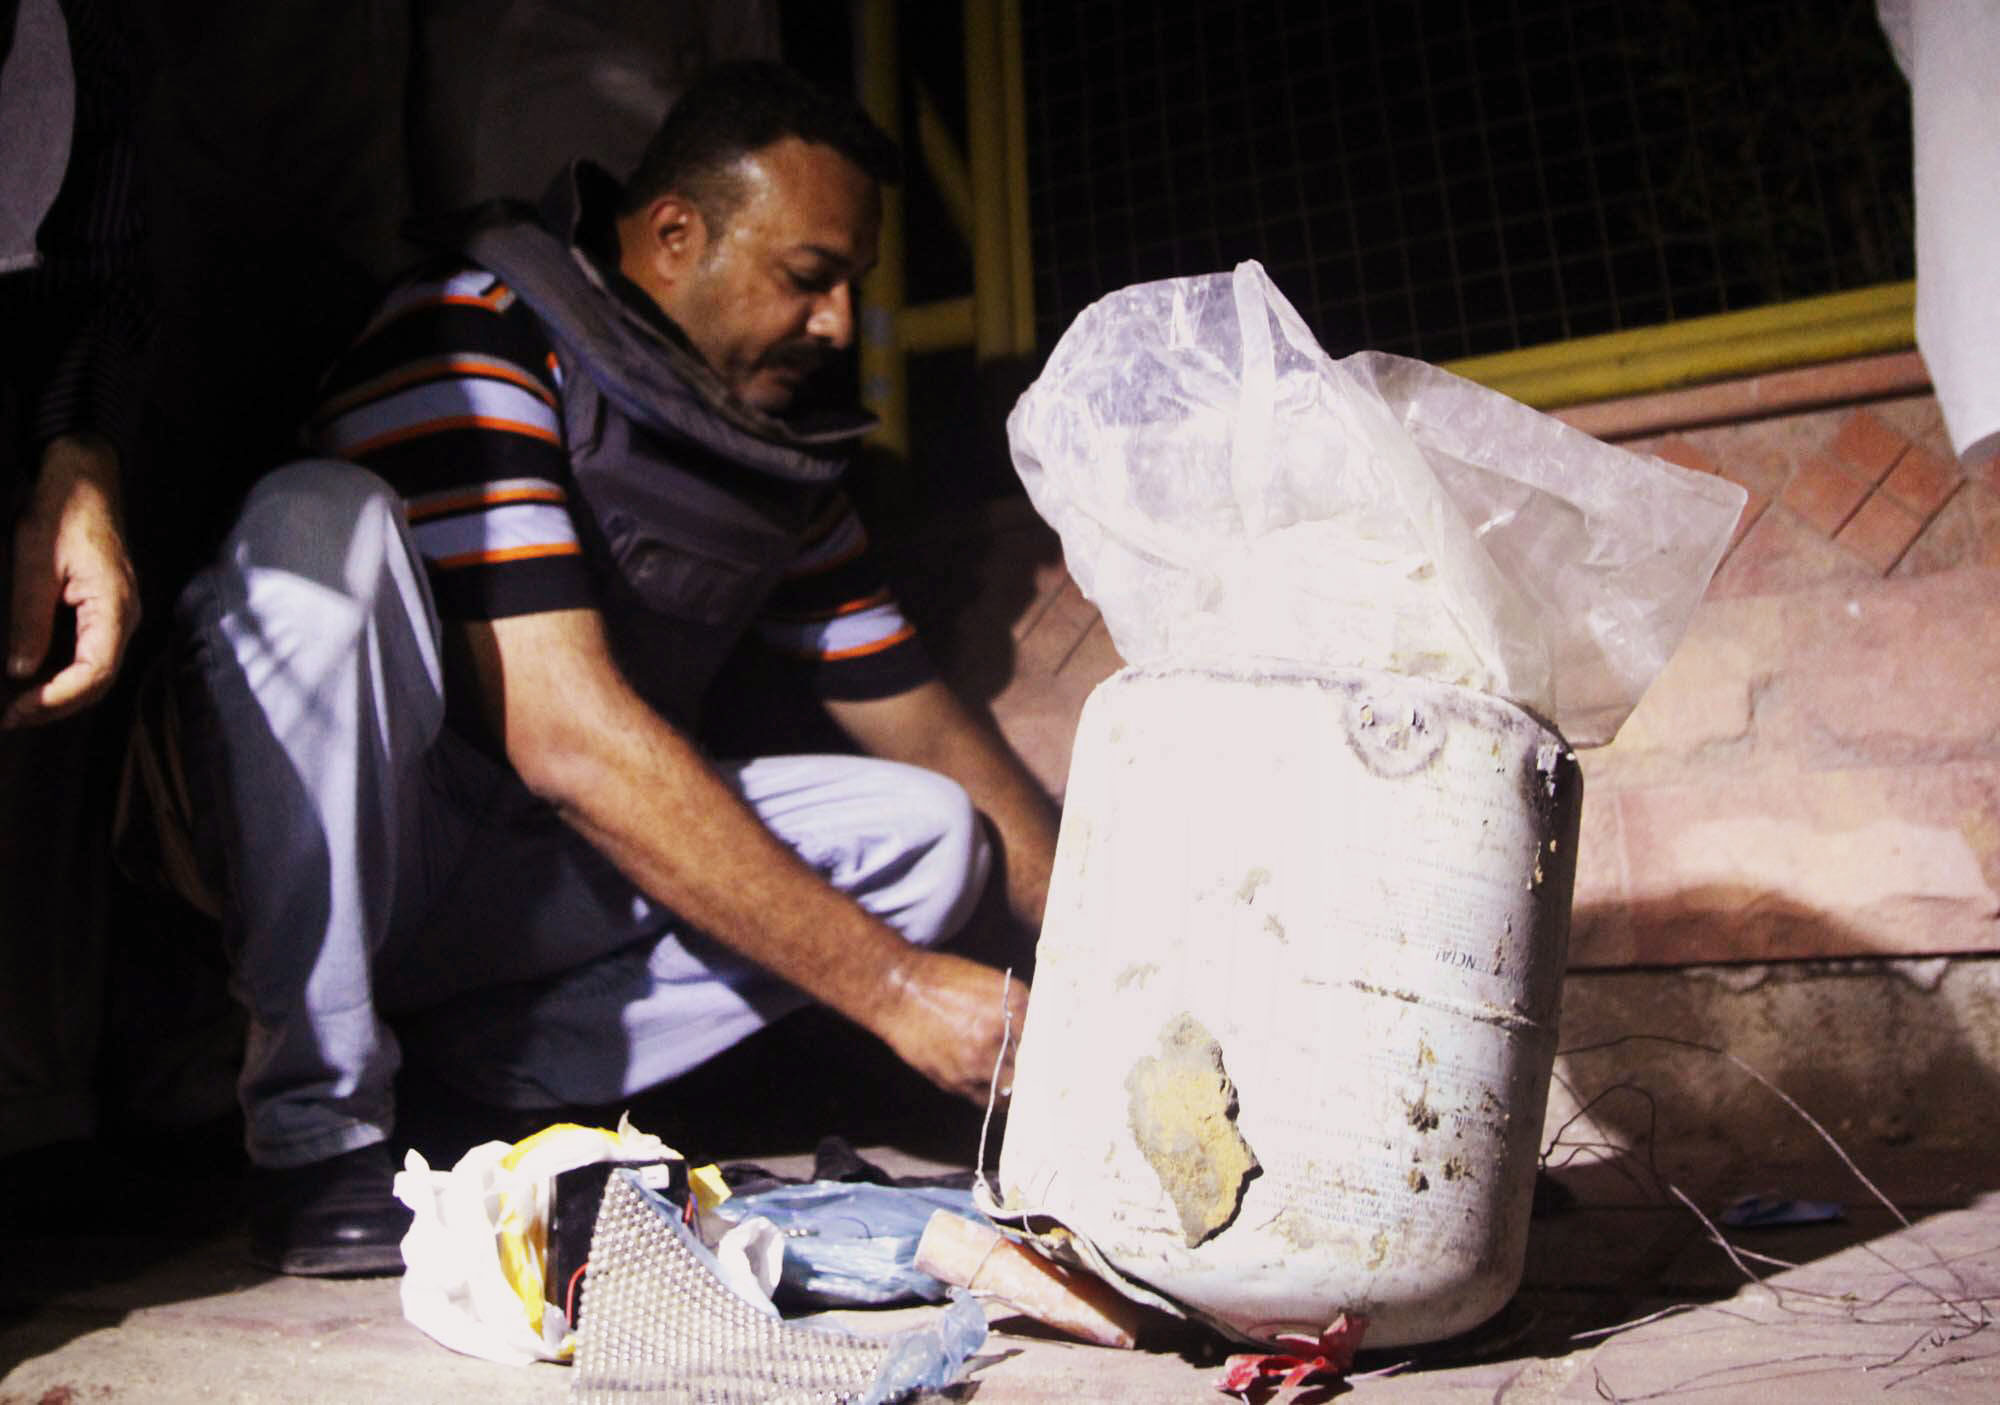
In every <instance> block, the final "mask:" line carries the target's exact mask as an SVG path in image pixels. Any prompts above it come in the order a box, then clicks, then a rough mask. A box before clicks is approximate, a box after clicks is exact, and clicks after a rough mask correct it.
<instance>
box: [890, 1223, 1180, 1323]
mask: <svg viewBox="0 0 2000 1405" xmlns="http://www.w3.org/2000/svg"><path fill="white" fill-rule="evenodd" d="M916 1264H917V1267H918V1268H920V1269H922V1270H923V1271H924V1272H925V1273H928V1274H930V1275H931V1276H932V1277H933V1278H938V1279H942V1280H943V1281H944V1282H946V1283H951V1284H955V1285H956V1286H958V1287H960V1288H964V1289H966V1290H967V1291H968V1292H970V1293H972V1294H973V1295H974V1296H975V1297H980V1298H993V1299H997V1300H998V1301H1000V1302H1003V1303H1006V1304H1007V1305H1008V1306H1009V1307H1012V1308H1014V1309H1015V1310H1017V1311H1018V1312H1020V1313H1021V1314H1022V1315H1023V1316H1025V1317H1032V1318H1034V1319H1035V1320H1036V1321H1037V1322H1041V1323H1044V1324H1046V1325H1048V1326H1050V1327H1053V1328H1055V1329H1056V1330H1057V1331H1059V1332H1067V1333H1069V1334H1070V1335H1071V1336H1073V1337H1078V1338H1081V1339H1082V1340H1084V1341H1087V1342H1094V1343H1096V1344H1097V1345H1098V1346H1115V1347H1126V1348H1130V1347H1133V1346H1136V1345H1138V1340H1139V1323H1140V1321H1141V1309H1140V1308H1139V1306H1138V1304H1136V1303H1133V1302H1131V1301H1129V1300H1128V1299H1126V1298H1124V1297H1122V1296H1121V1295H1120V1294H1119V1293H1118V1292H1117V1291H1116V1290H1114V1289H1113V1288H1111V1287H1109V1286H1108V1285H1107V1284H1105V1283H1104V1282H1103V1281H1102V1280H1101V1279H1098V1278H1095V1277H1092V1276H1091V1275H1089V1274H1087V1273H1084V1272H1082V1271H1080V1270H1076V1269H1069V1268H1064V1267H1063V1266H1062V1265H1061V1264H1056V1263H1051V1262H1049V1260H1047V1259H1045V1258H1043V1257H1042V1256H1041V1255H1040V1254H1037V1253H1035V1252H1034V1251H1033V1250H1031V1249H1024V1248H1022V1247H1021V1246H1020V1245H1019V1244H1016V1243H1015V1242H1014V1241H1013V1240H1011V1239H1009V1238H1007V1237H1006V1236H1005V1235H1004V1234H1002V1233H1000V1231H999V1230H997V1229H994V1228H993V1227H992V1226H990V1225H983V1224H976V1223H974V1222H973V1221H971V1220H968V1219H966V1218H965V1217H964V1216H963V1215H958V1214H954V1213H953V1212H952V1211H950V1210H939V1211H937V1212H936V1213H935V1214H933V1215H932V1216H931V1218H930V1223H928V1224H927V1225H925V1226H924V1235H923V1238H922V1239H920V1240H919V1241H918V1242H917V1259H916Z"/></svg>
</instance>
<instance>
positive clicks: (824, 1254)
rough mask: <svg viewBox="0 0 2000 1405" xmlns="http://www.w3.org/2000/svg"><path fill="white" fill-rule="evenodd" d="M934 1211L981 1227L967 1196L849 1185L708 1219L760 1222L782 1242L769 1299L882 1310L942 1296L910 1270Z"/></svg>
mask: <svg viewBox="0 0 2000 1405" xmlns="http://www.w3.org/2000/svg"><path fill="white" fill-rule="evenodd" d="M938 1210H949V1211H951V1212H952V1213H953V1214H956V1215H961V1216H963V1217H964V1218H966V1219H968V1220H971V1221H973V1222H974V1223H976V1224H987V1223H989V1221H988V1220H987V1219H986V1217H985V1216H984V1215H982V1214H980V1213H979V1211H978V1210H977V1209H975V1208H974V1207H973V1204H972V1193H971V1192H970V1191H965V1190H952V1189H945V1188H941V1187H935V1186H886V1185H871V1184H868V1183H866V1182H852V1181H808V1182H806V1183H805V1184H803V1185H784V1186H777V1187H774V1188H772V1189H770V1190H760V1191H754V1192H752V1193H750V1194H746V1195H736V1196H731V1197H730V1198H729V1199H728V1200H725V1201H723V1202H722V1204H720V1205H718V1206H717V1207H716V1208H715V1214H716V1215H718V1216H719V1217H721V1218H722V1219H724V1220H727V1221H729V1222H730V1223H732V1224H740V1223H741V1222H742V1221H744V1220H746V1219H749V1218H750V1217H751V1216H753V1215H761V1216H762V1217H763V1218H765V1219H767V1220H769V1221H770V1222H771V1223H772V1224H774V1225H776V1226H777V1227H778V1230H779V1232H780V1233H782V1234H783V1235H784V1236H785V1263H784V1268H783V1270H782V1271H781V1274H780V1276H779V1280H778V1290H777V1292H776V1293H775V1294H773V1297H774V1298H775V1299H777V1300H779V1301H782V1302H784V1303H786V1304H787V1305H796V1306H799V1307H813V1308H821V1307H886V1306H888V1305H890V1304H893V1303H903V1302H913V1301H914V1302H927V1303H941V1302H943V1301H944V1300H945V1299H946V1298H947V1297H948V1296H950V1288H949V1287H948V1286H947V1285H946V1284H945V1283H943V1282H941V1281H940V1280H938V1279H936V1278H933V1277H931V1275H930V1274H928V1273H924V1272H922V1271H921V1270H920V1269H918V1268H917V1266H916V1258H917V1241H918V1240H919V1239H921V1238H922V1237H923V1233H924V1226H925V1225H926V1224H928V1223H930V1218H931V1216H932V1214H934V1213H935V1212H936V1211H938Z"/></svg>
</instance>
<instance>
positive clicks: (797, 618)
mask: <svg viewBox="0 0 2000 1405" xmlns="http://www.w3.org/2000/svg"><path fill="white" fill-rule="evenodd" d="M894 603H895V597H894V596H893V595H891V594H890V593H889V592H888V590H887V589H883V590H878V591H876V592H875V593H874V594H873V595H869V596H865V597H863V598H862V599H860V600H850V601H848V602H847V603H846V604H844V605H829V606H827V607H826V608H825V609H822V610H773V611H771V612H770V614H769V615H768V616H767V618H769V619H772V620H776V621H778V622H779V623H781V624H820V623H823V622H824V621H827V620H837V619H842V618H845V617H846V616H848V615H858V614H860V613H861V612H862V611H864V610H873V609H875V608H876V607H878V606H881V605H891V604H894Z"/></svg>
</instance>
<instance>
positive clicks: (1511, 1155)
mask: <svg viewBox="0 0 2000 1405" xmlns="http://www.w3.org/2000/svg"><path fill="white" fill-rule="evenodd" d="M1581 795H1582V787H1581V780H1580V777H1579V774H1578V772H1577V768H1576V762H1575V758H1574V756H1573V755H1572V753H1571V752H1570V750H1569V748H1568V747H1567V746H1566V745H1565V744H1564V742H1563V740H1562V738H1561V737H1559V736H1558V735H1557V734H1556V733H1554V732H1553V731H1551V730H1549V729H1548V728H1547V727H1545V726H1543V725H1542V724H1541V723H1539V722H1537V721H1536V720H1534V719H1533V718H1532V717H1530V716H1528V715H1527V714H1526V713H1525V712H1523V711H1521V710H1520V709H1518V708H1516V707H1514V706H1513V705H1511V704H1509V703H1506V702H1503V701H1501V700H1500V699H1498V698H1494V697H1491V696H1489V695H1486V694H1483V693H1477V692H1472V691H1469V690H1466V689H1463V688H1456V687H1452V686H1449V685H1445V684H1438V683H1432V682H1425V681H1421V680H1417V679H1411V678H1407V677H1402V676H1398V675H1394V674H1388V673H1380V672H1374V671H1366V670H1345V671H1338V672H1332V673H1327V674H1316V675H1310V676H1299V675H1294V676H1284V677H1265V676H1260V677H1228V676H1223V675H1219V674H1214V673H1205V672H1198V671H1180V670H1172V671H1169V670H1134V669H1127V670H1125V671H1123V672H1121V673H1119V674H1117V675H1115V676H1113V677H1112V678H1110V679H1108V680H1106V681H1105V682H1104V683H1103V684H1102V685H1100V686H1099V688H1098V689H1097V690H1096V692H1095V693H1093V694H1092V696H1091V698H1090V700H1089V702H1088V703H1087V704H1086V706H1085V708H1084V712H1083V718H1082V722H1081V725H1080V728H1079V731H1078V735H1077V742H1076V751H1075V757H1074V760H1073V762H1072V764H1071V771H1070V784H1069V790H1068V794H1067V798H1066V800H1065V806H1064V814H1063V825H1062V835H1061V840H1060V843H1059V845H1058V849H1057V855H1056V868H1055V878H1054V884H1053V887H1052V889H1051V892H1050V899H1049V908H1048V917H1047V920H1046V922H1045V924H1044V927H1043V930H1042V938H1041V946H1040V949H1039V955H1038V965H1037V971H1036V975H1035V985H1034V992H1033V995H1032V997H1031V1000H1030V1004H1029V1009H1028V1016H1027V1021H1026V1025H1025V1028H1024V1031H1023V1037H1022V1044H1021V1049H1020V1054H1019V1060H1018V1063H1017V1066H1016V1070H1015V1079H1014V1101H1013V1107H1012V1111H1011V1112H1010V1114H1009V1118H1008V1125H1007V1131H1006V1137H1005V1143H1004V1145H1003V1147H1002V1150H1001V1155H1000V1189H1001V1196H1002V1199H1003V1200H1004V1201H1005V1202H1006V1204H1007V1205H1008V1206H1009V1207H1012V1208H1018V1209H1025V1210H1031V1211H1035V1212H1039V1213H1045V1214H1049V1215H1053V1216H1054V1217H1055V1218H1056V1219H1058V1220H1060V1221H1061V1222H1062V1223H1063V1224H1064V1225H1066V1226H1068V1227H1069V1228H1071V1229H1072V1230H1074V1231H1076V1232H1077V1233H1079V1234H1081V1235H1083V1236H1084V1237H1085V1238H1087V1239H1088V1240H1089V1241H1090V1242H1091V1243H1092V1244H1094V1245H1095V1246H1096V1248H1097V1250H1098V1251H1099V1252H1100V1253H1101V1254H1102V1255H1103V1257H1104V1258H1105V1259H1106V1260H1107V1261H1108V1262H1109V1263H1110V1264H1111V1265H1112V1266H1113V1267H1114V1268H1116V1269H1117V1270H1118V1271H1119V1272H1121V1273H1123V1274H1126V1275H1128V1276H1130V1277H1132V1278H1134V1279H1136V1280H1139V1281H1140V1282H1141V1283H1142V1284H1144V1285H1147V1286H1149V1287H1151V1288H1153V1289H1156V1290H1158V1291H1159V1292H1160V1293H1163V1294H1165V1295H1166V1296H1167V1297H1169V1298H1171V1299H1173V1300H1174V1301H1175V1302H1177V1303H1179V1304H1180V1305H1181V1306H1183V1307H1185V1308H1187V1309H1188V1310H1190V1311H1191V1312H1193V1313H1195V1314H1196V1315H1198V1316H1201V1317H1203V1318H1206V1319H1208V1320H1209V1321H1211V1322H1213V1323H1214V1324H1216V1325H1218V1326H1220V1327H1223V1328H1224V1329H1226V1330H1228V1331H1230V1332H1233V1333H1235V1334H1237V1335H1239V1336H1241V1337H1244V1338H1248V1339H1251V1340H1256V1341H1264V1342H1268V1341H1271V1340H1272V1339H1273V1338H1275V1337H1276V1335H1277V1334H1278V1333H1281V1332H1304V1333H1308V1334H1313V1335H1317V1334H1318V1333H1319V1332H1320V1331H1321V1330H1322V1329H1323V1328H1324V1327H1325V1326H1326V1325H1327V1324H1328V1323H1329V1322H1330V1321H1331V1320H1332V1319H1333V1318H1334V1316H1335V1315H1336V1314H1338V1313H1340V1312H1342V1311H1350V1312H1360V1313H1365V1314H1366V1315H1367V1316H1368V1318H1369V1319H1370V1326H1369V1329H1368V1334H1367V1342H1368V1344H1369V1345H1370V1346H1395V1345H1399V1344H1406V1343H1411V1342H1421V1341H1432V1340H1436V1339H1438V1338H1441V1337H1446V1336H1450V1335H1452V1334H1454V1333H1457V1332H1460V1331H1464V1330H1466V1329H1468V1328H1471V1327H1473V1326H1476V1325H1477V1324H1478V1323H1480V1322H1481V1321H1483V1320H1484V1319H1485V1318H1487V1317H1489V1316H1490V1315H1492V1314H1493V1313H1494V1312H1496V1311H1497V1310H1498V1309H1499V1308H1500V1307H1502V1306H1503V1305H1504V1304H1505V1303H1506V1301H1507V1299H1508V1298H1509V1297H1511V1296H1512V1294H1513V1293H1514V1290H1515V1289H1516V1287H1518V1285H1519V1282H1520V1275H1521V1266H1522V1258H1523V1254H1524V1252H1525V1247H1526V1237H1527V1228H1528V1212H1529V1204H1530V1200H1531V1197H1532V1194H1533V1187H1534V1173H1535V1159H1536V1139H1537V1137H1538V1136H1539V1133H1540V1130H1541V1125H1542V1112H1543V1108H1544V1105H1545V1103H1546V1100H1547V1096H1548V1086H1549V1075H1550V1071H1551V1068H1552V1065H1553V1061H1554V1054H1555V1043H1554V1041H1555V1036H1556V1017H1557V1009H1558V1000H1559V996H1560V991H1561V980H1562V974H1563V968H1564V961H1565V948H1566V945H1567V941H1568V930H1569V913H1570V898H1571V890H1572V886H1573V879H1574V873H1575V847H1576V835H1577V820H1578V809H1579V803H1580V800H1581Z"/></svg>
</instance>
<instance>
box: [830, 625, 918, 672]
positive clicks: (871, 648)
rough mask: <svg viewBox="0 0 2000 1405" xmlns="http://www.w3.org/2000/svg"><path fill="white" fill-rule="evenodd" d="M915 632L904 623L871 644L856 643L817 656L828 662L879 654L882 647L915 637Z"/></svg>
mask: <svg viewBox="0 0 2000 1405" xmlns="http://www.w3.org/2000/svg"><path fill="white" fill-rule="evenodd" d="M916 634H917V631H916V630H915V629H914V628H913V627H911V626H910V625H904V626H903V627H902V628H901V629H899V630H897V631H896V632H895V633H894V634H892V635H890V636H889V637H888V638H887V639H877V640H876V641H875V642H874V643H872V644H856V645H855V646H854V647H853V648H852V649H835V650H834V651H833V652H832V653H830V654H821V655H820V656H819V657H820V658H822V659H824V660H825V661H826V662H828V663H836V662H838V661H839V660H841V659H858V658H862V657H865V656H866V655H868V654H879V653H881V652H882V651H883V650H884V649H892V648H894V647H895V646H896V645H898V644H900V643H902V642H903V641H904V640H905V639H914V638H916Z"/></svg>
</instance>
